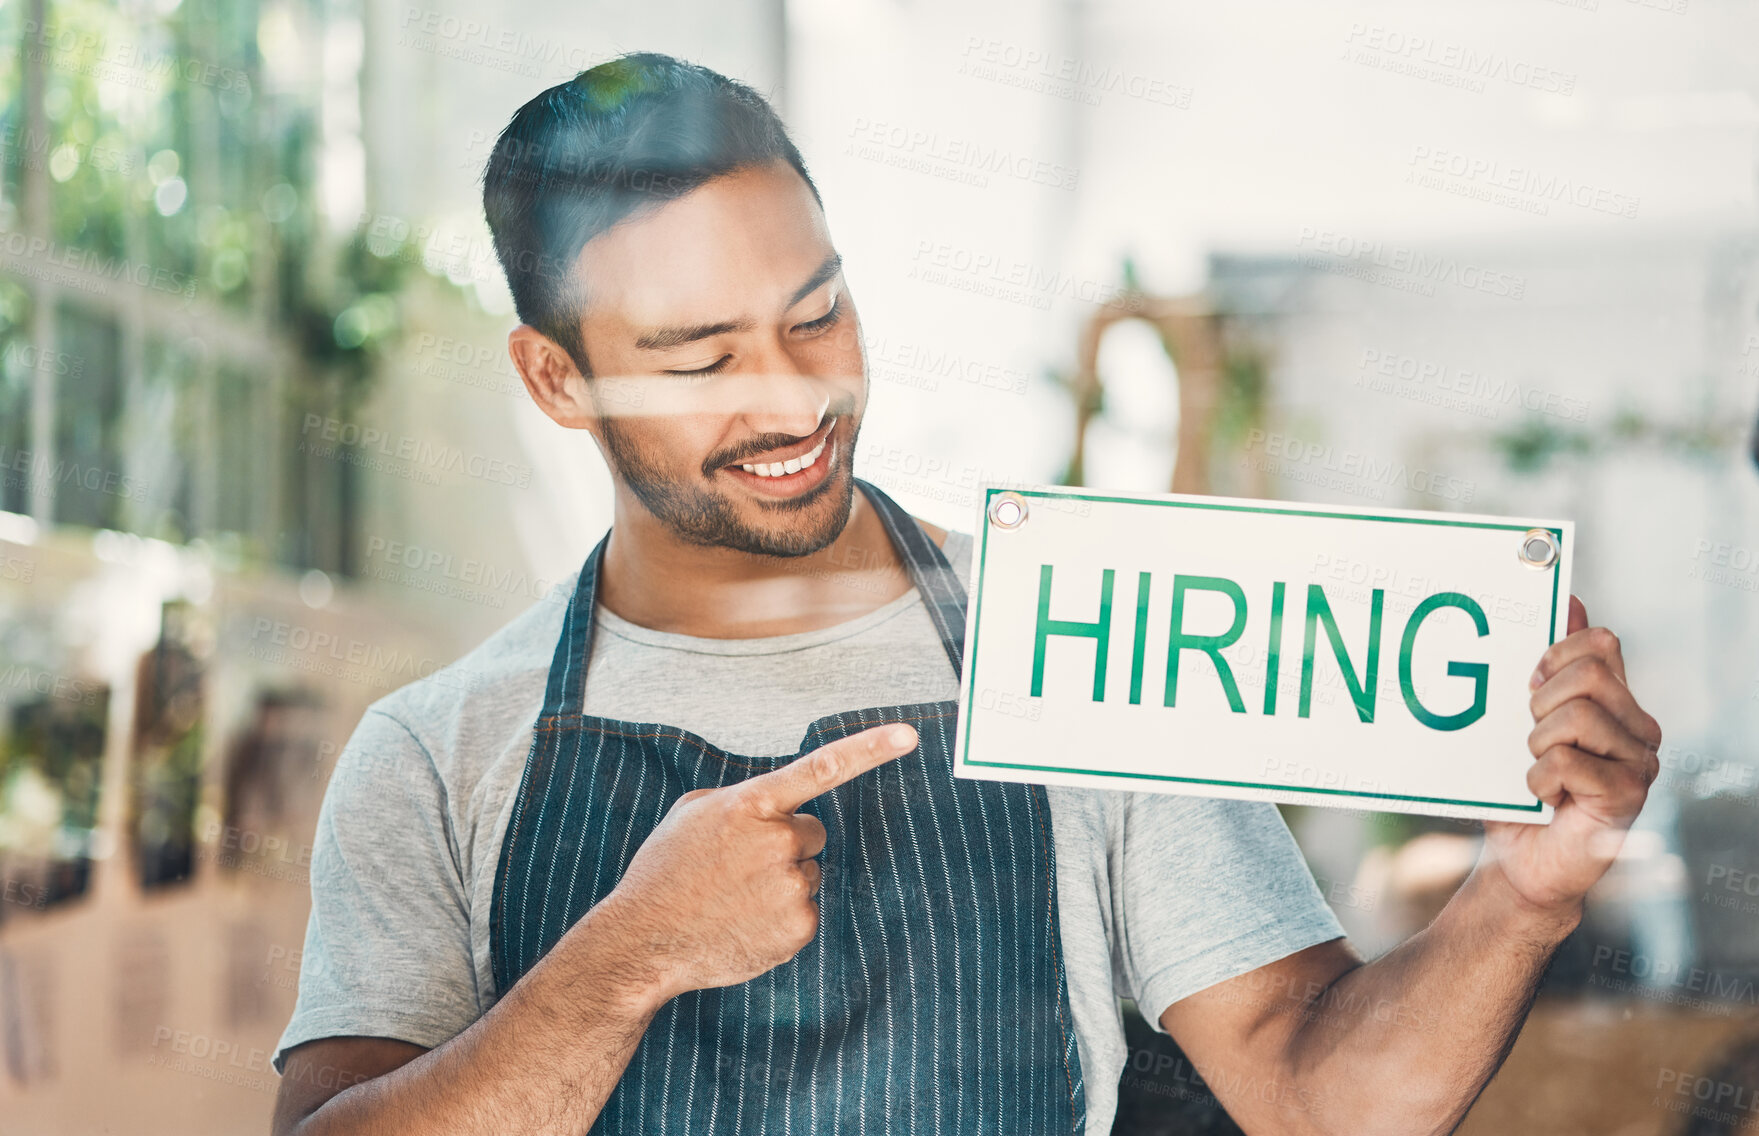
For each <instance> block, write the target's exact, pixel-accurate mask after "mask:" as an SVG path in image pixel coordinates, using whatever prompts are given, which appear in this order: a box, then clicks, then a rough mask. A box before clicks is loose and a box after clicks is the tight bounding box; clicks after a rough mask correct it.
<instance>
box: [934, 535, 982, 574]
mask: <svg viewBox="0 0 1759 1136" xmlns="http://www.w3.org/2000/svg"><path fill="white" fill-rule="evenodd" d="M974 539H975V538H974V537H973V536H972V535H971V534H970V533H968V532H961V531H960V530H958V529H948V530H947V539H946V541H945V543H943V544H942V545H941V552H943V553H944V554H945V555H946V557H947V563H949V564H951V565H952V566H953V571H955V572H957V573H958V574H959V579H961V580H969V579H970V578H971V550H972V544H973V541H974Z"/></svg>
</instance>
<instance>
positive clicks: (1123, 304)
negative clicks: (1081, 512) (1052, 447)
mask: <svg viewBox="0 0 1759 1136" xmlns="http://www.w3.org/2000/svg"><path fill="white" fill-rule="evenodd" d="M1128 320H1142V321H1143V322H1144V323H1146V324H1148V325H1149V326H1150V327H1152V328H1154V330H1155V333H1156V334H1157V335H1159V336H1160V341H1161V345H1162V346H1163V347H1164V348H1165V349H1166V352H1167V355H1168V357H1169V358H1171V359H1172V361H1173V366H1174V367H1176V368H1177V369H1178V372H1179V426H1178V432H1177V436H1176V437H1175V438H1173V439H1170V441H1172V443H1173V445H1174V452H1175V454H1176V457H1175V459H1174V464H1173V481H1172V485H1171V486H1170V487H1169V488H1170V489H1171V491H1172V492H1174V493H1208V492H1209V491H1210V489H1209V437H1210V428H1211V426H1212V425H1213V423H1214V420H1215V412H1216V407H1217V406H1218V405H1219V403H1220V400H1221V392H1222V381H1223V365H1224V352H1223V348H1222V338H1221V327H1220V320H1219V319H1218V317H1217V315H1216V313H1215V310H1214V309H1213V308H1212V307H1211V306H1210V304H1209V301H1208V300H1207V299H1205V298H1203V297H1201V296H1151V295H1148V294H1146V293H1132V294H1129V295H1127V296H1125V297H1123V298H1121V299H1119V300H1115V301H1113V302H1111V303H1108V304H1104V305H1102V306H1101V307H1100V308H1099V309H1098V310H1097V311H1096V312H1094V314H1093V316H1092V317H1091V318H1089V319H1088V321H1087V323H1086V324H1085V325H1083V327H1082V329H1081V338H1080V342H1079V344H1078V345H1077V351H1076V363H1075V377H1074V380H1073V382H1072V383H1071V387H1072V393H1073V395H1074V397H1075V449H1074V452H1073V453H1072V454H1071V455H1070V458H1069V472H1068V477H1067V480H1068V483H1069V484H1071V485H1081V484H1084V483H1085V479H1086V458H1087V426H1088V423H1090V422H1091V421H1092V420H1093V417H1094V415H1096V414H1098V413H1099V408H1100V406H1101V395H1102V393H1103V390H1104V381H1103V380H1102V379H1101V378H1100V375H1099V344H1100V341H1101V340H1102V339H1104V338H1105V334H1106V332H1107V331H1110V330H1111V329H1112V328H1113V327H1114V326H1116V325H1117V324H1120V323H1123V322H1125V321H1128Z"/></svg>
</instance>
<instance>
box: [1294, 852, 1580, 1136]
mask: <svg viewBox="0 0 1759 1136" xmlns="http://www.w3.org/2000/svg"><path fill="white" fill-rule="evenodd" d="M1580 918H1581V911H1580V907H1579V906H1578V907H1576V908H1573V909H1571V910H1569V911H1564V912H1552V911H1541V910H1538V909H1536V908H1534V907H1532V906H1531V905H1530V904H1527V903H1526V902H1525V901H1523V900H1521V899H1520V898H1519V897H1518V896H1516V895H1515V893H1514V892H1513V890H1512V889H1511V888H1510V887H1509V886H1508V883H1507V881H1506V880H1505V879H1504V877H1503V876H1502V874H1501V871H1500V869H1498V868H1496V867H1495V866H1494V865H1480V866H1479V868H1478V869H1477V870H1476V871H1474V872H1473V873H1472V876H1471V877H1470V878H1469V879H1468V880H1467V881H1466V883H1465V884H1464V885H1463V886H1462V887H1461V888H1460V890H1459V891H1458V892H1457V893H1456V894H1455V895H1454V897H1453V899H1452V900H1451V901H1450V902H1449V903H1448V905H1447V907H1446V908H1444V909H1443V910H1442V912H1441V914H1440V915H1438V916H1437V917H1436V919H1435V921H1434V922H1433V923H1431V924H1430V925H1429V926H1428V927H1427V928H1425V929H1424V930H1423V931H1421V932H1419V933H1418V934H1416V935H1414V936H1412V937H1411V938H1410V939H1408V940H1406V941H1405V942H1404V943H1402V944H1400V945H1399V946H1398V947H1397V948H1395V949H1394V950H1392V951H1390V952H1388V953H1387V954H1386V955H1384V956H1382V957H1381V958H1379V959H1376V960H1375V961H1374V962H1371V963H1368V964H1366V965H1364V966H1359V967H1356V968H1354V969H1352V970H1350V971H1347V972H1346V973H1344V974H1343V975H1342V976H1341V977H1339V978H1338V979H1337V980H1336V981H1335V982H1333V983H1332V984H1331V985H1330V986H1329V987H1327V988H1326V989H1325V990H1324V991H1323V992H1319V993H1317V996H1316V997H1313V998H1312V999H1311V1001H1310V1003H1309V1004H1308V1006H1307V1007H1306V1009H1305V1011H1304V1013H1303V1020H1302V1024H1301V1025H1300V1027H1299V1028H1298V1029H1297V1030H1295V1032H1294V1034H1293V1037H1292V1040H1291V1041H1290V1043H1289V1051H1288V1071H1289V1073H1290V1075H1291V1076H1292V1078H1293V1079H1294V1081H1295V1082H1296V1083H1298V1084H1301V1085H1304V1086H1306V1087H1308V1088H1310V1089H1311V1091H1312V1094H1313V1096H1314V1099H1319V1100H1323V1101H1324V1102H1325V1107H1324V1109H1323V1112H1322V1115H1316V1116H1314V1117H1313V1119H1314V1120H1315V1121H1316V1122H1317V1124H1318V1128H1319V1130H1320V1131H1324V1132H1337V1133H1345V1132H1348V1133H1352V1134H1364V1136H1368V1134H1373V1133H1379V1132H1397V1133H1400V1134H1401V1136H1412V1134H1419V1133H1447V1132H1452V1131H1453V1130H1454V1128H1456V1127H1457V1126H1458V1125H1459V1123H1460V1121H1461V1120H1462V1119H1463V1118H1464V1117H1465V1115H1466V1110H1467V1109H1468V1108H1470V1107H1471V1104H1472V1102H1473V1101H1474V1100H1476V1099H1477V1097H1478V1094H1479V1093H1480V1092H1481V1091H1482V1090H1483V1088H1484V1086H1485V1084H1486V1083H1487V1082H1489V1080H1490V1078H1491V1077H1492V1076H1493V1075H1494V1074H1495V1073H1496V1070H1497V1067H1498V1066H1500V1065H1501V1064H1502V1061H1503V1058H1504V1057H1506V1056H1507V1055H1508V1051H1509V1048H1510V1047H1511V1046H1512V1045H1513V1044H1514V1038H1515V1035H1516V1034H1517V1033H1518V1032H1519V1031H1520V1028H1521V1023H1522V1022H1523V1021H1524V1020H1525V1019H1526V1016H1527V1011H1528V1010H1529V1009H1530V1008H1531V1007H1532V1004H1533V997H1534V995H1535V994H1536V993H1537V991H1538V988H1539V982H1540V980H1541V978H1542V977H1543V976H1544V973H1545V968H1546V966H1547V965H1548V964H1549V963H1550V961H1551V958H1552V956H1553V955H1554V954H1555V953H1556V952H1557V948H1558V946H1559V945H1560V944H1561V943H1562V942H1563V940H1564V937H1565V936H1567V935H1568V934H1569V932H1570V931H1571V930H1572V929H1573V928H1574V927H1575V926H1576V924H1577V923H1578V922H1579V921H1580Z"/></svg>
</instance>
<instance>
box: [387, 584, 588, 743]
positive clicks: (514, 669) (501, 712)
mask: <svg viewBox="0 0 1759 1136" xmlns="http://www.w3.org/2000/svg"><path fill="white" fill-rule="evenodd" d="M579 578H580V573H579V571H578V570H576V571H575V572H572V573H570V574H569V575H568V577H567V578H565V579H563V580H560V581H558V582H557V583H556V584H555V586H554V587H552V588H551V589H550V590H549V591H548V592H547V593H546V594H545V595H544V596H543V597H542V598H541V599H539V600H537V601H536V602H534V603H532V604H531V605H530V606H529V607H527V608H526V609H525V610H524V611H522V612H520V613H519V614H518V615H516V616H514V617H513V618H512V619H511V620H508V621H507V622H506V623H505V624H503V625H502V626H501V627H500V628H499V629H497V630H496V631H495V632H494V633H493V634H492V635H490V636H489V637H488V638H486V639H484V640H483V641H482V642H481V643H478V644H477V645H476V646H475V647H473V648H471V649H470V650H469V651H467V652H466V653H465V654H463V655H462V656H460V657H459V658H458V659H457V660H455V661H454V662H452V663H450V664H448V665H446V666H444V667H441V668H439V669H438V670H436V671H434V672H433V673H432V674H429V675H427V676H425V677H423V678H420V679H417V680H416V681H414V682H412V683H409V684H408V685H406V686H402V687H399V688H398V689H397V690H394V691H392V692H391V693H389V694H387V695H385V696H384V697H383V698H380V699H379V700H378V701H376V702H374V703H373V704H372V705H371V706H370V707H368V713H378V714H383V715H385V716H387V717H389V718H392V719H394V720H395V721H396V722H397V723H398V724H400V725H401V726H402V727H403V728H404V729H405V730H407V731H409V733H410V734H412V735H413V736H414V737H415V738H416V740H417V741H419V742H421V744H422V745H423V747H424V748H426V749H427V750H428V752H429V754H430V756H432V757H433V758H434V759H435V761H436V763H439V762H441V761H442V760H443V755H444V754H447V753H454V752H458V751H459V750H461V749H464V748H468V746H467V745H466V743H469V744H471V745H480V744H481V743H482V742H484V741H485V740H489V739H491V738H493V737H494V736H497V735H499V734H503V733H506V732H507V731H508V730H509V729H512V728H519V727H523V726H528V725H530V724H531V722H532V721H533V720H534V719H535V718H536V717H537V715H538V714H539V713H540V712H541V711H542V708H543V695H544V687H545V684H546V680H547V678H548V676H549V668H550V660H551V659H552V658H553V657H554V655H555V650H556V640H557V637H558V636H559V635H560V634H561V630H562V622H563V619H564V618H565V616H566V615H567V611H568V603H569V601H570V600H571V599H572V598H573V595H574V588H575V585H576V584H577V583H578V581H579ZM442 773H444V770H442Z"/></svg>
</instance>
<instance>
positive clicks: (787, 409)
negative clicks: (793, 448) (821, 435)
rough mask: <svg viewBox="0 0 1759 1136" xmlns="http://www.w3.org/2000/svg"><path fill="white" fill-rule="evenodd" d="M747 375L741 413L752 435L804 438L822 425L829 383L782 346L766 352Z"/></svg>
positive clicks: (826, 405) (827, 404) (827, 402)
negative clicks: (779, 435) (803, 365)
mask: <svg viewBox="0 0 1759 1136" xmlns="http://www.w3.org/2000/svg"><path fill="white" fill-rule="evenodd" d="M754 362H755V363H756V364H757V366H756V367H755V368H753V370H752V371H751V372H749V373H748V375H747V382H745V383H744V384H742V386H743V387H744V391H743V394H744V398H743V399H742V400H741V401H742V403H743V405H742V406H741V407H740V411H741V413H742V415H743V416H744V418H745V420H746V422H747V424H748V425H749V426H750V428H751V430H752V432H753V433H758V434H793V435H795V436H797V437H805V436H806V435H808V434H810V433H812V432H813V431H814V430H816V429H818V428H819V426H821V425H822V424H823V422H824V416H825V411H826V410H827V409H828V408H829V407H830V401H831V395H830V387H829V384H828V383H827V382H826V381H825V380H824V379H823V378H821V377H819V376H816V375H813V374H811V373H810V372H808V371H807V370H806V369H805V368H803V367H802V366H801V365H800V364H799V362H798V361H797V360H796V359H795V358H794V357H793V356H792V355H791V354H789V353H788V351H787V350H786V349H784V348H781V347H776V348H773V349H772V350H770V351H768V352H766V353H765V354H764V356H763V358H761V359H758V360H754Z"/></svg>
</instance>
